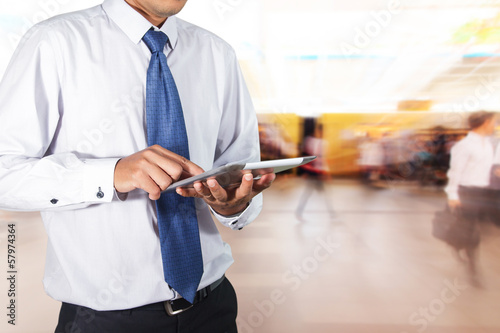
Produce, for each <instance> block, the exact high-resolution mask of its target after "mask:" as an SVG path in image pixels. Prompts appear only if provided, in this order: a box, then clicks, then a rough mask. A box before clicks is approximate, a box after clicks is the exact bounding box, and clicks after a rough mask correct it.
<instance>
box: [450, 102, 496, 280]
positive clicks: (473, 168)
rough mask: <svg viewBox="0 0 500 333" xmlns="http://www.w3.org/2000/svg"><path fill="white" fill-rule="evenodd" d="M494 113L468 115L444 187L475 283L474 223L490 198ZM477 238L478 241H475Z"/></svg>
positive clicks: (476, 230)
mask: <svg viewBox="0 0 500 333" xmlns="http://www.w3.org/2000/svg"><path fill="white" fill-rule="evenodd" d="M495 121H496V120H495V114H494V113H491V112H486V111H479V112H475V113H472V114H471V115H470V116H469V118H468V123H469V127H470V131H469V133H468V134H467V136H466V137H465V138H463V139H462V140H460V141H459V142H457V143H456V144H455V145H454V146H453V147H452V149H451V161H450V169H449V171H448V185H447V186H446V188H445V191H446V194H447V196H448V205H449V207H450V208H451V209H452V210H456V209H460V215H461V216H462V217H463V220H464V221H465V223H466V224H467V225H468V226H467V227H468V230H469V231H470V234H471V242H470V244H469V245H468V246H466V247H465V248H464V250H465V253H466V258H467V262H468V264H469V266H468V267H469V270H470V273H471V278H472V282H477V281H476V252H477V251H476V250H477V246H478V242H477V241H473V239H474V238H477V237H474V236H473V235H474V234H475V233H478V229H477V223H478V220H479V218H480V215H481V214H482V213H484V212H485V210H486V209H487V208H488V207H487V205H488V203H490V202H491V196H492V195H493V192H492V190H491V189H490V188H489V187H490V174H491V169H492V166H493V157H494V148H493V142H492V134H493V133H494V130H495ZM477 239H478V238H477Z"/></svg>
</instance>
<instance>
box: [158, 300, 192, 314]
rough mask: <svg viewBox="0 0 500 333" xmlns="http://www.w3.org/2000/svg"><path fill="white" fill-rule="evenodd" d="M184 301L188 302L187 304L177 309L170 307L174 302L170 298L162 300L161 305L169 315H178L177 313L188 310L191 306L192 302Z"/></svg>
mask: <svg viewBox="0 0 500 333" xmlns="http://www.w3.org/2000/svg"><path fill="white" fill-rule="evenodd" d="M185 302H186V303H188V304H189V306H187V307H185V308H181V309H178V310H174V309H173V308H172V304H173V303H174V301H172V300H170V301H166V302H163V306H164V307H165V311H166V312H167V314H168V315H169V316H175V315H178V314H179V313H181V312H184V311H186V310H189V309H191V308H192V307H193V304H190V303H189V302H188V301H185Z"/></svg>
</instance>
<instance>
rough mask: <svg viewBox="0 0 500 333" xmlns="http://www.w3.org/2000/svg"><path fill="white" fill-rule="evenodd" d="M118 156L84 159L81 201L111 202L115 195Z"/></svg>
mask: <svg viewBox="0 0 500 333" xmlns="http://www.w3.org/2000/svg"><path fill="white" fill-rule="evenodd" d="M118 160H119V158H103V159H92V160H84V161H83V163H84V164H85V165H84V168H83V202H87V203H104V202H111V201H112V200H113V197H114V195H115V188H114V178H115V166H116V163H117V162H118Z"/></svg>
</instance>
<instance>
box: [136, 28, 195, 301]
mask: <svg viewBox="0 0 500 333" xmlns="http://www.w3.org/2000/svg"><path fill="white" fill-rule="evenodd" d="M167 40H168V37H167V35H165V34H164V33H163V32H161V31H154V30H152V29H151V30H149V31H148V32H147V33H146V35H144V37H143V41H144V42H145V43H146V45H147V46H148V48H149V50H150V51H151V53H152V55H151V61H150V63H149V68H148V76H147V86H146V114H147V116H146V117H147V133H148V145H149V146H152V145H155V144H158V145H160V146H162V147H164V148H166V149H168V150H170V151H172V152H174V153H176V154H178V155H181V156H184V157H185V158H187V159H188V160H189V146H188V139H187V133H186V126H185V123H184V115H183V113H182V105H181V101H180V98H179V93H178V92H177V87H176V85H175V81H174V78H173V76H172V73H171V72H170V69H169V68H168V65H167V57H166V56H165V54H164V53H163V48H164V47H165V44H166V43H167ZM156 211H157V213H158V214H157V215H158V229H159V232H160V242H161V254H162V259H163V273H164V275H165V281H166V282H167V283H168V284H169V286H170V287H172V288H173V289H174V290H175V291H177V292H178V293H179V294H180V295H181V296H182V297H184V298H185V299H186V300H188V301H189V302H191V303H193V300H194V297H195V295H196V290H197V289H198V285H199V284H200V280H201V276H202V275H203V259H202V255H201V245H200V234H199V231H198V219H197V217H196V208H195V204H194V199H193V198H183V197H181V196H180V195H178V194H176V193H175V192H168V193H163V194H162V195H161V197H160V199H159V200H157V201H156Z"/></svg>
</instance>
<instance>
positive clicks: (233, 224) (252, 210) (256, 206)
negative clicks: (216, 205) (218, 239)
mask: <svg viewBox="0 0 500 333" xmlns="http://www.w3.org/2000/svg"><path fill="white" fill-rule="evenodd" d="M208 207H209V208H210V210H211V211H212V213H213V214H214V216H215V217H216V218H217V220H219V222H220V223H222V224H223V225H225V226H226V227H229V228H231V229H233V230H241V229H243V227H244V226H246V225H248V224H250V222H252V221H253V220H254V219H255V218H256V217H257V216H258V215H259V213H260V211H261V209H262V193H261V194H258V195H257V196H255V197H254V198H253V199H252V200H251V201H250V203H249V204H248V207H247V208H246V209H245V210H244V211H242V212H241V213H239V214H235V215H231V216H224V215H220V214H219V213H217V212H216V211H214V210H213V209H212V207H210V206H208Z"/></svg>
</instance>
